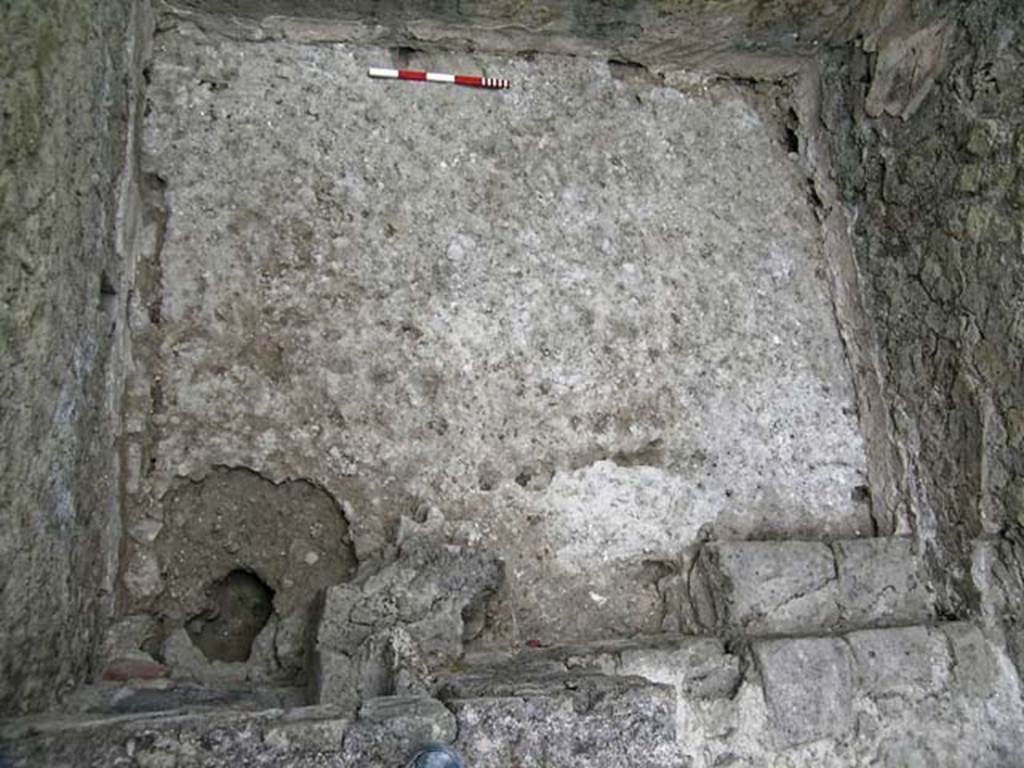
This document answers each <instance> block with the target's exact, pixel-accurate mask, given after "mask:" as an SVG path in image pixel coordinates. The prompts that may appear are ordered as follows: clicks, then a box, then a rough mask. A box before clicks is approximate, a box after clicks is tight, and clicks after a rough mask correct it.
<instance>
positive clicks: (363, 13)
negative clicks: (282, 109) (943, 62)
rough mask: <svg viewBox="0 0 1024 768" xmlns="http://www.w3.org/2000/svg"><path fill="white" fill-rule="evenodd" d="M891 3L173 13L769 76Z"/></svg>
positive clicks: (238, 26)
mask: <svg viewBox="0 0 1024 768" xmlns="http://www.w3.org/2000/svg"><path fill="white" fill-rule="evenodd" d="M894 5H895V3H893V2H891V0H890V1H886V0H757V1H756V2H752V1H751V0H687V2H659V3H652V2H635V1H632V0H630V1H629V2H602V3H593V2H587V0H575V1H574V0H538V1H536V2H529V3H522V2H507V0H472V2H431V3H409V2H401V1H395V0H389V1H387V2H376V0H363V1H360V2H343V3H342V2H332V1H331V0H299V1H298V2H294V1H293V0H172V2H170V3H168V4H167V7H170V8H173V9H175V13H176V15H178V16H180V17H182V18H187V19H190V20H194V21H195V22H196V23H198V24H200V25H202V26H203V27H204V28H207V29H211V30H216V31H217V32H219V33H220V34H224V35H227V36H230V37H233V38H236V39H250V40H267V39H271V40H273V39H285V40H290V41H294V42H339V41H343V42H358V43H364V44H376V45H388V46H401V47H405V48H412V49H426V50H430V49H433V48H437V47H441V48H445V49H448V50H488V51H495V52H507V53H520V52H522V51H540V52H545V53H562V54H572V55H581V56H594V55H597V56H601V57H605V58H610V59H615V60H617V61H628V62H638V63H641V64H644V65H646V66H649V67H652V68H659V67H660V68H668V70H673V69H675V70H677V71H678V69H679V68H680V67H681V66H686V67H690V68H694V69H695V70H700V69H703V70H710V71H717V72H721V73H725V74H728V75H732V76H737V75H739V76H744V75H752V76H757V77H770V76H784V75H790V74H793V73H794V72H797V71H799V70H800V66H801V64H800V62H801V59H802V58H803V57H806V56H812V55H814V54H817V53H820V52H821V51H822V50H823V49H824V48H825V47H826V46H828V45H832V44H838V43H842V42H844V41H848V40H852V39H854V38H855V37H856V36H857V35H858V34H859V33H863V32H864V30H868V29H872V28H873V27H874V26H876V25H877V24H878V22H879V19H880V18H881V19H885V18H886V17H887V16H889V15H891V14H892V7H893V6H894ZM690 74H691V75H692V74H698V72H697V71H694V72H692V73H690ZM683 77H684V79H689V78H688V76H687V75H685V74H684V75H683Z"/></svg>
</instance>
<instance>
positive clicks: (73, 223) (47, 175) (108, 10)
mask: <svg viewBox="0 0 1024 768" xmlns="http://www.w3.org/2000/svg"><path fill="white" fill-rule="evenodd" d="M147 8H148V3H146V2H128V1H127V0H116V1H113V2H100V1H99V0H96V1H93V0H75V1H74V2H66V3H56V4H55V3H43V4H39V3H33V2H28V1H27V0H14V2H5V3H3V4H2V6H0V50H2V51H3V54H2V56H0V105H2V114H0V254H2V256H0V361H2V363H0V517H2V523H0V615H2V616H3V621H2V622H0V713H10V712H20V711H25V710H30V709H38V708H40V707H43V706H45V705H47V704H48V703H51V702H52V701H53V698H54V695H55V694H58V693H59V692H62V691H64V690H65V689H66V688H67V687H70V686H74V685H75V684H77V683H81V682H82V681H83V680H84V679H85V678H86V677H87V676H88V675H89V674H90V672H91V661H92V657H93V655H94V653H95V652H96V651H97V649H98V645H99V643H100V641H101V639H102V633H103V629H104V626H103V624H104V621H105V619H106V618H107V617H108V616H109V614H110V612H111V608H112V603H113V589H114V580H115V577H116V573H117V552H118V547H119V545H120V542H119V536H120V522H121V521H120V516H121V508H120V503H119V496H118V494H119V483H120V476H119V472H120V464H119V460H118V444H117V438H118V436H119V432H120V391H121V382H122V381H123V378H124V370H125V366H126V364H127V354H128V351H127V348H126V339H125V331H126V324H125V322H124V314H125V304H126V299H127V296H128V294H129V293H130V291H131V286H132V282H133V264H132V261H131V253H130V248H129V247H128V245H130V242H131V232H130V229H131V220H132V215H131V204H130V198H131V194H130V190H131V182H132V175H133V170H132V163H133V158H134V152H135V151H136V147H134V146H133V141H134V139H133V131H134V123H135V120H136V117H135V115H136V112H135V108H136V103H137V102H136V96H137V93H138V90H139V88H140V81H141V71H142V60H141V56H142V53H143V50H144V46H145V42H146V40H147V38H148V35H149V29H148V21H147ZM118 225H120V226H118Z"/></svg>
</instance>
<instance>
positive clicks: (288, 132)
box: [128, 25, 871, 641]
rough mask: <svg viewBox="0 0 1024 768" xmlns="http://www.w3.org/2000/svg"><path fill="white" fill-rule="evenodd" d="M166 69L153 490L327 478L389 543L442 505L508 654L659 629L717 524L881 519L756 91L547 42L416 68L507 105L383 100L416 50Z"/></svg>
mask: <svg viewBox="0 0 1024 768" xmlns="http://www.w3.org/2000/svg"><path fill="white" fill-rule="evenodd" d="M155 51H156V54H155V61H154V63H153V66H152V71H151V85H150V90H149V99H150V112H149V115H148V118H147V122H146V132H145V155H146V159H145V163H146V165H147V167H148V168H149V170H151V171H152V172H153V173H155V174H156V175H158V176H159V177H160V178H161V179H162V180H163V181H164V182H165V184H166V188H165V205H166V210H167V214H168V219H167V225H166V232H165V236H164V242H163V248H162V253H161V255H160V267H161V272H162V286H161V287H159V288H158V289H157V292H156V294H155V295H154V296H153V297H151V301H150V306H151V307H152V306H154V302H155V305H156V306H157V307H158V308H159V311H158V312H157V313H156V315H155V317H156V320H158V321H159V324H157V323H156V322H153V321H154V313H153V312H152V311H151V312H150V313H149V320H148V321H147V320H145V318H142V319H141V320H139V322H140V323H141V324H142V327H143V330H144V331H145V333H146V334H147V335H146V338H147V339H148V340H149V343H150V344H152V345H154V348H156V349H157V354H156V355H155V357H156V363H155V364H153V365H152V368H153V370H151V371H150V373H151V374H152V375H153V377H154V379H155V378H156V377H159V386H158V390H159V398H154V399H153V402H156V403H157V405H156V407H155V415H154V417H153V419H152V420H151V422H150V423H149V424H148V427H147V429H148V434H149V437H148V438H147V439H149V440H150V441H151V442H152V449H151V450H152V457H153V464H152V466H151V467H149V468H147V471H145V472H140V476H141V477H142V480H141V487H140V489H139V493H140V498H141V497H144V496H147V495H148V496H149V497H150V498H158V497H159V496H160V494H161V493H163V492H164V491H165V490H166V488H167V487H169V485H170V483H171V482H172V481H173V479H174V478H175V477H176V476H179V475H191V476H192V477H201V476H203V475H205V474H207V473H209V472H210V470H211V468H212V467H214V466H218V465H228V466H246V467H250V468H252V469H254V470H256V471H258V472H261V473H263V474H264V475H265V476H267V477H269V478H272V479H275V480H281V479H283V478H286V477H301V478H306V479H309V480H310V481H311V482H314V483H316V484H317V485H319V486H321V487H323V488H324V489H326V490H328V491H330V492H331V493H333V494H334V495H335V496H337V497H338V498H339V499H341V500H343V501H346V502H348V503H347V506H346V517H347V518H348V519H349V523H350V534H351V536H352V538H353V543H354V545H355V547H356V552H357V554H358V555H359V556H360V557H367V556H370V555H372V554H373V553H375V552H378V551H381V550H382V548H383V547H385V546H386V545H387V543H388V542H389V541H390V540H391V539H392V537H393V526H394V524H395V521H396V520H397V518H398V515H400V514H402V513H409V512H410V511H411V510H412V509H413V508H414V507H415V505H416V504H418V503H421V502H430V503H432V504H434V505H436V506H437V507H438V508H439V509H440V510H441V511H442V512H443V513H444V514H445V516H446V519H447V523H446V525H447V526H448V528H449V530H450V532H451V534H452V535H454V537H455V538H456V539H457V540H458V539H462V540H468V541H470V542H471V543H474V544H479V545H481V546H484V547H486V548H487V549H488V550H489V551H491V552H494V553H495V554H497V555H499V556H501V557H502V558H504V559H505V560H506V561H507V564H508V570H507V576H508V590H507V591H508V594H507V595H506V596H505V597H504V599H503V600H499V601H498V608H497V613H496V615H495V616H493V617H492V621H491V625H490V627H489V633H488V634H487V635H486V637H488V638H490V639H492V640H493V639H501V638H513V639H526V638H540V639H545V638H558V639H560V640H563V641H564V640H566V639H570V638H573V637H579V636H588V637H599V636H616V635H622V634H629V633H633V632H637V631H651V630H655V629H657V628H658V627H659V625H660V622H661V618H662V600H661V596H660V595H659V593H658V590H657V580H658V579H659V578H660V577H662V576H664V575H665V569H666V568H668V569H670V568H671V567H672V564H673V563H674V562H675V561H676V559H677V558H678V557H679V555H680V553H681V552H682V551H683V550H684V549H685V548H686V547H688V546H690V545H692V544H693V543H695V542H696V541H697V540H698V533H699V532H701V531H702V528H703V535H706V534H707V533H709V532H713V533H714V534H715V535H717V536H719V537H721V538H748V537H755V538H758V537H785V536H789V537H798V536H810V535H813V536H815V537H820V536H832V537H837V536H843V537H857V536H861V535H869V534H870V532H871V522H870V515H869V508H868V505H867V504H865V503H863V502H860V501H857V500H856V499H858V498H860V497H861V496H862V494H860V493H858V492H855V489H856V488H857V487H858V486H861V485H864V484H866V479H865V462H864V452H863V445H862V440H861V436H860V434H859V432H858V428H857V423H856V414H855V411H854V405H853V392H852V385H851V381H850V371H849V370H848V367H847V364H846V361H845V359H844V357H843V353H842V348H841V345H840V342H839V338H838V335H837V332H836V327H835V321H834V318H833V313H832V308H831V306H830V303H829V300H828V297H827V289H826V286H825V284H824V282H823V280H822V278H821V276H820V274H821V264H820V261H821V253H820V251H821V249H820V243H819V242H818V238H819V230H818V225H817V223H816V221H815V219H814V216H813V213H812V211H811V208H810V205H809V203H808V202H807V194H806V181H805V179H804V178H803V177H802V176H801V175H800V173H799V172H798V170H797V169H796V167H795V164H794V163H793V162H792V160H791V159H790V158H789V157H788V156H787V155H786V151H785V149H784V148H783V147H782V146H780V145H778V144H776V143H775V141H774V139H773V133H772V131H770V130H769V129H768V127H766V125H765V124H764V123H763V122H762V120H761V119H760V118H759V117H758V115H757V113H756V112H755V110H754V109H753V108H752V107H751V106H750V105H749V104H748V103H747V102H746V101H744V98H743V94H742V93H741V92H740V91H737V90H730V89H727V88H722V89H720V90H711V91H710V92H707V93H704V94H701V95H688V94H684V93H681V92H679V91H676V90H672V89H668V88H663V87H658V86H657V85H656V84H653V83H650V82H644V81H641V80H639V79H628V80H624V79H622V78H621V77H617V76H615V73H613V72H611V71H610V70H609V67H608V65H606V64H605V63H604V62H603V61H588V60H583V59H573V58H559V57H544V56H535V57H533V58H532V60H526V59H516V60H510V59H498V58H488V57H485V56H475V55H472V56H471V55H466V56H454V55H452V56H448V57H446V56H443V55H438V56H433V57H431V58H430V59H429V60H424V61H422V62H419V63H422V64H424V65H426V66H429V67H430V68H432V69H437V70H442V71H460V72H461V71H468V72H480V71H483V72H484V73H486V74H490V75H496V76H502V77H509V78H511V79H512V80H513V82H514V88H513V89H512V90H511V91H508V92H482V91H476V90H470V89H457V88H452V87H444V86H430V85H425V84H412V83H393V82H380V81H372V80H369V79H368V78H367V77H366V71H365V70H366V67H367V66H370V65H389V64H390V62H391V58H390V54H389V53H388V52H387V51H386V50H380V49H370V48H349V47H345V46H342V45H330V46H300V45H294V44H282V43H272V42H268V43H260V44H253V43H238V42H228V41H223V40H221V41H210V40H205V39H203V38H202V37H201V35H200V34H199V33H198V32H195V31H194V30H190V29H189V28H188V27H187V25H186V26H185V27H183V28H182V29H181V30H180V31H178V30H172V31H168V32H165V33H162V34H160V35H158V37H157V40H156V42H155ZM136 386H137V387H139V386H142V387H143V388H145V386H146V385H140V384H138V382H136ZM148 386H150V388H153V387H152V384H150V385H148ZM135 439H139V440H141V439H143V438H141V437H138V436H136V438H135ZM147 450H149V449H147ZM128 453H129V456H132V455H133V454H132V449H131V447H129V452H128ZM143 453H144V451H140V450H137V451H136V452H135V454H134V455H142V454H143ZM353 483H358V484H359V488H361V489H362V491H361V493H360V495H359V497H358V498H353V497H351V495H350V490H351V488H352V487H353V485H352V484H353ZM146 513H147V514H149V515H151V516H153V517H155V518H157V519H158V518H159V516H160V510H159V507H158V506H153V507H151V508H149V509H148V510H146ZM140 557H141V555H140ZM131 568H132V564H131V562H129V564H128V569H129V571H130V570H131ZM152 570H153V569H152V568H151V569H150V571H151V572H152ZM159 588H160V585H159V583H158V582H157V581H156V580H152V579H151V580H149V583H147V584H146V585H144V587H143V588H142V591H143V592H144V591H145V590H146V589H150V590H157V589H159ZM135 597H140V595H135ZM142 597H145V595H142Z"/></svg>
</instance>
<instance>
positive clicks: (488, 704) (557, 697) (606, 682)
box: [446, 674, 685, 768]
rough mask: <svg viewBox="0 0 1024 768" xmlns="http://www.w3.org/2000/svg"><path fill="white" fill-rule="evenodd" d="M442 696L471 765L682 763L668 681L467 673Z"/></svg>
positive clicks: (651, 767)
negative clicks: (455, 719)
mask: <svg viewBox="0 0 1024 768" xmlns="http://www.w3.org/2000/svg"><path fill="white" fill-rule="evenodd" d="M446 694H447V695H453V696H454V697H453V698H447V699H446V703H447V705H448V706H449V707H450V708H451V709H452V711H453V712H454V713H455V715H456V718H457V720H458V733H459V738H458V742H457V745H458V747H459V749H460V750H461V751H462V752H463V754H464V755H465V756H466V758H467V760H468V761H469V764H470V765H473V766H474V768H499V767H500V768H506V767H507V766H510V765H516V766H523V767H524V768H526V767H527V766H530V767H531V768H532V767H536V768H540V767H541V766H553V765H572V766H579V767H580V768H598V767H599V766H601V767H602V768H603V767H604V766H608V765H622V766H636V767H637V768H655V766H658V767H659V768H663V767H666V766H669V767H672V768H676V767H678V766H682V765H684V764H685V763H684V761H683V758H682V757H681V756H680V754H679V751H678V747H677V744H676V739H675V696H674V695H673V693H672V690H671V689H670V688H669V687H667V686H662V685H656V684H653V683H649V682H647V681H645V680H641V679H639V678H629V677H621V678H613V677H607V676H604V675H589V674H579V675H549V676H533V677H530V676H525V677H522V678H519V679H514V678H510V677H509V676H508V675H506V674H501V675H495V676H492V677H491V678H490V679H488V678H487V677H486V676H485V675H478V676H475V677H473V678H465V679H463V680H461V681H460V682H459V683H457V684H455V685H453V686H450V687H449V688H448V690H447V692H446Z"/></svg>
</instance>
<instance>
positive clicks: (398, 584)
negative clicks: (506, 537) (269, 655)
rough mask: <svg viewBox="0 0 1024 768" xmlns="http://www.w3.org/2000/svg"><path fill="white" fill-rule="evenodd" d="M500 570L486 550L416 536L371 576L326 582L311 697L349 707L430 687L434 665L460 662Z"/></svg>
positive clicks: (496, 585)
mask: <svg viewBox="0 0 1024 768" xmlns="http://www.w3.org/2000/svg"><path fill="white" fill-rule="evenodd" d="M503 577H504V569H503V568H502V564H501V563H500V562H499V561H497V560H496V559H495V558H493V557H490V556H488V555H486V554H483V553H477V552H471V551H468V550H465V549H463V548H460V547H451V546H442V545H436V544H433V543H430V542H422V541H413V542H409V543H407V544H406V545H404V546H403V549H402V552H401V555H400V557H399V558H398V560H397V561H396V562H395V563H393V564H391V565H389V566H387V567H385V568H383V569H381V570H380V571H379V572H377V573H375V574H373V575H371V576H370V577H369V578H367V579H364V580H361V581H360V582H359V583H355V584H351V585H349V584H346V585H342V586H336V587H331V588H330V589H328V590H327V591H326V594H325V596H324V604H323V608H322V610H321V616H320V622H319V626H318V627H317V632H316V639H315V645H314V648H313V655H314V664H315V667H314V674H313V677H312V680H311V681H310V682H311V686H312V688H313V699H314V701H317V702H319V703H322V704H338V705H343V706H348V707H354V706H357V705H358V704H359V703H360V702H361V701H363V700H365V699H367V698H370V697H374V696H382V695H394V694H410V693H422V692H425V691H427V690H428V687H429V686H430V685H431V683H432V682H433V677H432V674H431V673H432V670H436V669H437V668H439V667H448V666H451V665H452V664H455V663H456V662H458V661H459V660H460V658H461V657H462V654H463V645H464V643H466V642H468V641H470V640H472V639H474V638H475V637H476V636H477V635H478V634H479V633H480V631H481V629H482V628H483V619H484V615H485V610H486V607H487V600H488V599H489V598H490V597H491V596H492V595H494V593H496V592H497V591H498V589H499V588H500V587H501V586H502V581H503Z"/></svg>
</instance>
